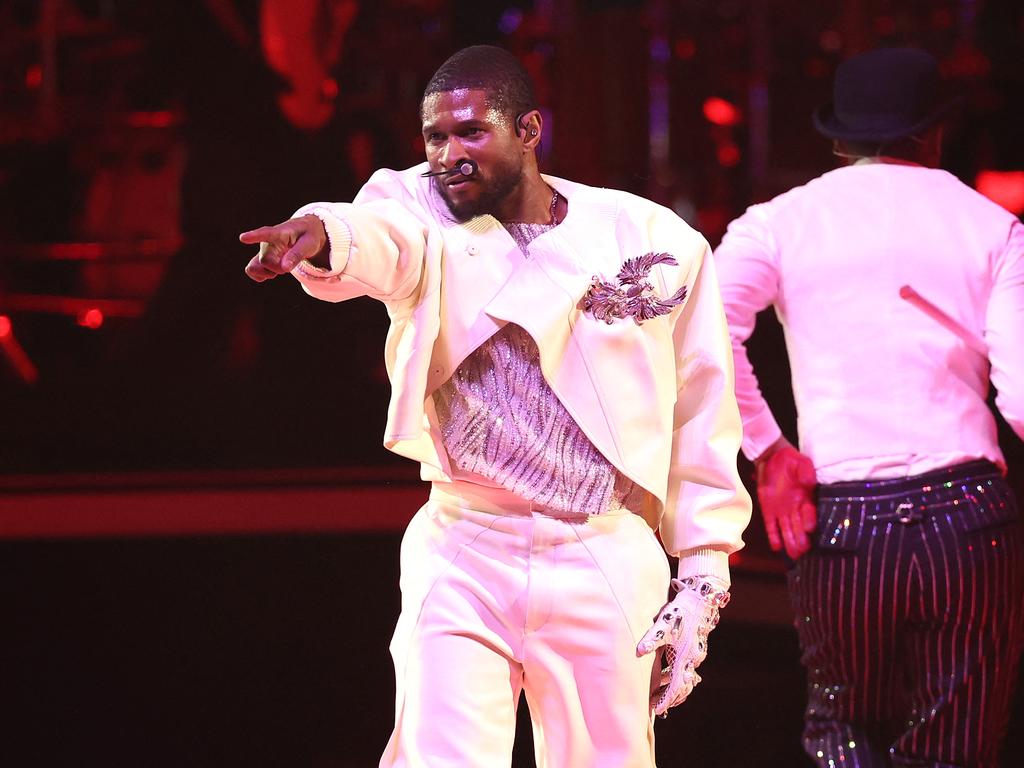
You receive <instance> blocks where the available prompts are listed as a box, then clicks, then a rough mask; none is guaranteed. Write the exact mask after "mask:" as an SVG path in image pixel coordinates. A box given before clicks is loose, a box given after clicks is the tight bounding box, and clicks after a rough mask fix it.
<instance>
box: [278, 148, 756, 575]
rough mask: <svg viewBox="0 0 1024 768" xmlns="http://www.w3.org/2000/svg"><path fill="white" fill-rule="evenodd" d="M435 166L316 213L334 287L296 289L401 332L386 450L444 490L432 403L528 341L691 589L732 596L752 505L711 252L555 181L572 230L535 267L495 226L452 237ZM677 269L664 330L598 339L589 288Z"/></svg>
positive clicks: (326, 275)
mask: <svg viewBox="0 0 1024 768" xmlns="http://www.w3.org/2000/svg"><path fill="white" fill-rule="evenodd" d="M424 170H426V165H425V164H423V165H421V166H419V167H416V168H411V169H408V170H406V171H401V172H395V171H390V170H381V171H378V172H377V173H375V174H374V175H373V177H372V178H371V179H370V180H369V182H367V184H366V186H365V187H363V189H362V190H361V191H360V192H359V194H358V195H357V196H356V198H355V200H354V201H353V202H352V203H314V204H311V205H308V206H304V207H303V208H301V209H300V210H299V211H298V212H297V213H296V216H301V215H305V214H309V213H313V214H315V215H317V216H318V217H320V219H321V220H322V221H323V222H324V225H325V228H326V230H327V234H328V238H329V240H330V261H331V269H330V270H320V269H317V268H315V267H313V266H312V265H310V264H308V263H303V264H300V265H299V266H298V267H297V268H296V269H295V271H294V273H293V274H294V275H295V277H296V278H298V280H299V281H300V282H301V283H302V285H303V288H304V289H305V290H306V291H307V292H308V293H310V294H311V295H313V296H315V297H316V298H319V299H324V300H326V301H343V300H345V299H349V298H353V297H355V296H363V295H368V296H372V297H374V298H377V299H380V300H381V301H382V302H384V304H385V305H386V307H387V309H388V312H389V314H390V318H391V328H390V331H389V333H388V338H387V343H386V349H385V360H386V364H387V369H388V374H389V376H390V378H391V385H392V395H391V402H390V406H389V409H388V419H387V426H386V429H385V435H384V444H385V446H386V447H387V448H389V449H390V450H392V451H394V452H396V453H398V454H401V455H403V456H407V457H409V458H411V459H415V460H416V461H419V462H420V463H421V468H422V476H423V478H424V479H425V480H438V481H448V480H450V479H451V478H450V475H451V470H450V466H449V463H448V459H447V456H446V454H445V450H444V448H443V446H442V443H441V438H440V432H439V428H438V421H437V417H436V414H435V412H434V409H433V402H432V398H431V394H432V393H433V392H434V390H435V389H437V387H438V386H439V385H441V384H442V383H444V382H445V381H446V380H447V379H448V377H449V376H451V374H452V373H453V372H454V370H455V369H456V368H457V367H458V365H459V364H460V363H461V362H462V361H463V360H464V359H465V358H466V357H467V356H468V355H469V354H470V353H471V352H472V351H473V350H475V349H476V348H477V347H478V346H479V345H480V344H481V343H482V342H483V341H485V340H486V339H487V338H488V337H490V336H491V335H492V334H493V333H494V332H495V331H497V330H498V329H499V328H500V327H501V326H502V325H504V324H505V323H508V322H511V323H516V324H517V325H519V326H521V327H522V328H523V329H525V330H526V331H527V332H528V333H529V334H530V335H531V336H532V337H533V339H534V340H535V341H536V343H537V346H538V348H539V350H540V358H541V368H542V370H543V373H544V376H545V379H546V380H547V382H548V384H549V385H550V386H551V389H552V390H553V391H554V392H555V394H556V395H557V396H558V398H559V400H561V402H562V403H563V404H564V405H565V407H566V409H567V410H568V412H569V413H570V414H571V415H572V417H573V418H574V419H575V421H576V422H577V424H578V425H579V426H580V428H581V429H582V430H583V432H584V433H585V434H586V435H587V437H588V438H589V439H590V440H591V441H592V442H593V444H594V445H595V447H597V448H598V450H600V451H601V453H602V454H603V455H604V456H605V457H607V459H608V460H609V461H610V462H611V463H612V464H614V465H615V466H616V467H617V468H618V469H619V470H620V471H621V472H623V473H624V474H626V475H627V476H629V477H630V478H632V479H633V480H634V481H635V482H637V483H639V484H641V485H642V486H644V487H645V488H646V489H647V490H648V491H650V493H651V494H652V496H653V499H654V501H653V502H652V505H651V507H652V508H650V509H645V510H643V511H642V514H643V516H644V518H645V519H646V520H647V522H648V523H649V524H650V525H651V527H652V528H655V529H658V530H659V531H660V534H661V538H662V542H663V544H664V545H665V549H666V550H667V551H668V552H669V553H670V554H673V555H678V556H679V557H680V569H679V571H680V573H681V574H684V575H686V574H696V573H700V574H711V575H718V576H720V577H721V578H724V579H728V566H727V556H728V554H729V553H731V552H734V551H736V550H737V549H739V548H740V547H741V546H742V545H743V543H742V540H741V538H740V537H741V534H742V532H743V530H744V528H745V527H746V525H747V523H748V521H749V518H750V497H749V495H748V494H747V492H746V490H745V489H744V487H743V484H742V482H741V481H740V478H739V474H738V471H737V467H736V455H737V452H738V450H739V444H740V437H741V427H740V419H739V412H738V409H737V406H736V400H735V396H734V393H733V370H732V353H731V346H730V341H729V333H728V329H727V327H726V321H725V315H724V312H723V310H722V302H721V299H720V297H719V294H718V285H717V283H716V278H715V272H714V263H713V261H712V260H711V258H709V253H710V252H709V249H708V246H707V243H706V242H705V240H704V239H703V238H702V237H701V236H700V235H699V234H698V233H696V232H695V231H693V230H692V229H691V228H690V227H689V226H687V225H686V224H685V223H684V222H683V221H682V220H681V219H679V218H678V217H677V216H676V215H675V214H673V213H672V212H671V211H669V210H667V209H665V208H663V207H661V206H658V205H655V204H653V203H651V202H649V201H646V200H643V199H641V198H639V197H636V196H633V195H629V194H627V193H624V192H617V191H613V190H606V189H597V188H593V187H587V186H584V185H581V184H575V183H572V182H568V181H565V180H562V179H558V178H552V177H545V181H547V183H549V184H550V185H551V186H553V187H554V188H555V189H557V190H558V192H559V193H560V194H561V195H563V196H564V197H565V198H566V200H567V201H568V213H567V214H566V216H565V219H564V220H563V221H562V222H561V223H560V224H559V225H558V226H557V227H555V228H554V229H552V230H550V231H548V232H546V233H544V234H542V235H541V236H540V237H538V238H537V239H536V240H534V241H533V243H532V244H531V246H530V258H526V257H524V256H523V254H522V253H521V252H520V251H519V249H518V248H517V247H516V244H515V242H514V241H513V240H512V238H511V236H510V235H509V234H508V233H507V231H506V230H505V229H504V228H503V227H502V226H501V224H500V223H499V222H498V221H497V220H496V219H495V218H494V217H492V216H489V215H484V216H478V217H476V218H474V219H472V220H471V221H469V222H466V223H459V222H457V221H454V220H453V219H452V218H451V217H450V214H449V212H448V209H447V207H446V205H445V203H444V202H443V200H442V199H441V198H440V197H439V196H438V195H437V193H436V192H435V191H434V189H433V187H432V184H431V182H430V181H429V180H428V179H423V178H420V175H419V174H420V173H421V172H422V171H424ZM648 252H668V253H670V254H671V255H672V256H674V257H675V259H676V260H677V261H678V266H671V265H667V264H661V265H657V266H655V267H654V269H653V270H652V272H651V274H650V277H649V281H650V283H651V284H652V286H653V288H654V290H655V292H656V293H657V294H658V296H660V297H661V298H668V297H669V296H671V295H672V294H673V293H675V291H676V290H677V289H678V288H679V287H680V286H683V285H685V286H686V287H687V291H688V295H687V299H686V301H685V302H684V303H683V304H682V305H681V306H679V307H676V308H675V309H674V310H673V311H672V312H671V313H670V314H667V315H663V316H660V317H656V318H653V319H649V320H646V321H644V322H643V323H642V324H638V323H636V322H635V321H634V320H633V319H632V318H625V319H619V320H615V321H614V322H612V323H606V322H604V321H599V320H597V319H595V318H594V317H593V315H592V314H590V313H587V312H584V311H583V310H582V309H580V307H579V302H580V299H581V298H582V297H583V296H584V294H585V293H586V292H587V289H588V288H589V286H590V285H591V282H592V280H593V279H594V277H595V276H598V277H601V278H603V279H605V280H608V281H610V282H612V283H613V284H615V283H617V279H616V275H617V273H618V271H619V269H620V268H621V266H622V264H623V262H624V261H625V260H626V259H628V258H631V257H635V256H641V255H642V254H645V253H648Z"/></svg>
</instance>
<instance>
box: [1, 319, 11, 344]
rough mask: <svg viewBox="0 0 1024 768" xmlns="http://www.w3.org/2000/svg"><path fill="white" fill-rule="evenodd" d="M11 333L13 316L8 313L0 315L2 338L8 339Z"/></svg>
mask: <svg viewBox="0 0 1024 768" xmlns="http://www.w3.org/2000/svg"><path fill="white" fill-rule="evenodd" d="M10 335H11V318H9V317H8V316H7V315H0V339H6V338H7V337H8V336H10Z"/></svg>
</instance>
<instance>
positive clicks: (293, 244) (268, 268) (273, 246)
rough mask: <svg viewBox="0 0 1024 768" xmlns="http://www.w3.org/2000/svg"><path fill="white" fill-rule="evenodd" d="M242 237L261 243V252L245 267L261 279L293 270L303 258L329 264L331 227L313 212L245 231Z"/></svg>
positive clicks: (246, 240) (248, 243)
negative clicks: (328, 241) (325, 227)
mask: <svg viewBox="0 0 1024 768" xmlns="http://www.w3.org/2000/svg"><path fill="white" fill-rule="evenodd" d="M238 239H239V240H240V241H242V242H243V243H245V244H246V245H257V244H258V245H259V247H260V252H259V253H258V254H257V255H255V256H253V258H252V260H251V261H250V262H249V264H248V265H247V266H246V268H245V274H247V275H248V276H249V277H250V278H252V279H253V280H255V281H256V282H258V283H262V282H263V281H264V280H271V279H273V278H275V277H277V276H278V275H283V274H286V273H288V272H291V271H292V270H293V269H295V267H297V266H298V265H299V263H300V262H301V261H303V260H309V261H311V262H313V264H314V265H315V266H320V267H328V266H329V261H328V260H327V251H328V249H327V231H326V230H325V229H324V224H323V222H322V221H320V219H319V218H317V217H316V216H314V215H312V214H307V215H306V216H300V217H299V218H297V219H289V220H288V221H285V222H282V223H281V224H278V225H276V226H273V227H260V228H259V229H253V230H251V231H249V232H243V233H242V234H240V235H239V236H238Z"/></svg>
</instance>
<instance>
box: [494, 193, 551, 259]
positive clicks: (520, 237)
mask: <svg viewBox="0 0 1024 768" xmlns="http://www.w3.org/2000/svg"><path fill="white" fill-rule="evenodd" d="M559 197H561V195H559V194H558V190H552V191H551V221H549V222H546V223H544V224H531V223H527V222H525V221H503V222H501V226H503V227H504V228H505V231H506V232H508V233H509V234H510V235H512V239H513V240H515V241H516V245H518V246H519V250H520V251H522V253H523V255H524V256H526V257H527V258H529V256H530V243H532V242H533V241H534V240H536V239H537V238H538V237H540V236H541V235H543V234H544V233H545V232H547V231H548V230H549V229H554V228H555V227H556V226H558V217H557V215H556V214H555V211H556V210H557V206H558V198H559Z"/></svg>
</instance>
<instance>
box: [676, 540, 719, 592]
mask: <svg viewBox="0 0 1024 768" xmlns="http://www.w3.org/2000/svg"><path fill="white" fill-rule="evenodd" d="M677 575H678V576H679V578H680V579H685V578H686V577H687V576H715V577H716V578H719V579H721V580H722V581H724V582H725V583H726V584H732V580H731V579H730V578H729V555H727V554H726V553H725V552H722V551H721V550H718V549H712V548H711V547H694V548H693V549H684V550H683V551H682V552H680V553H679V568H678V570H677Z"/></svg>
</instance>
